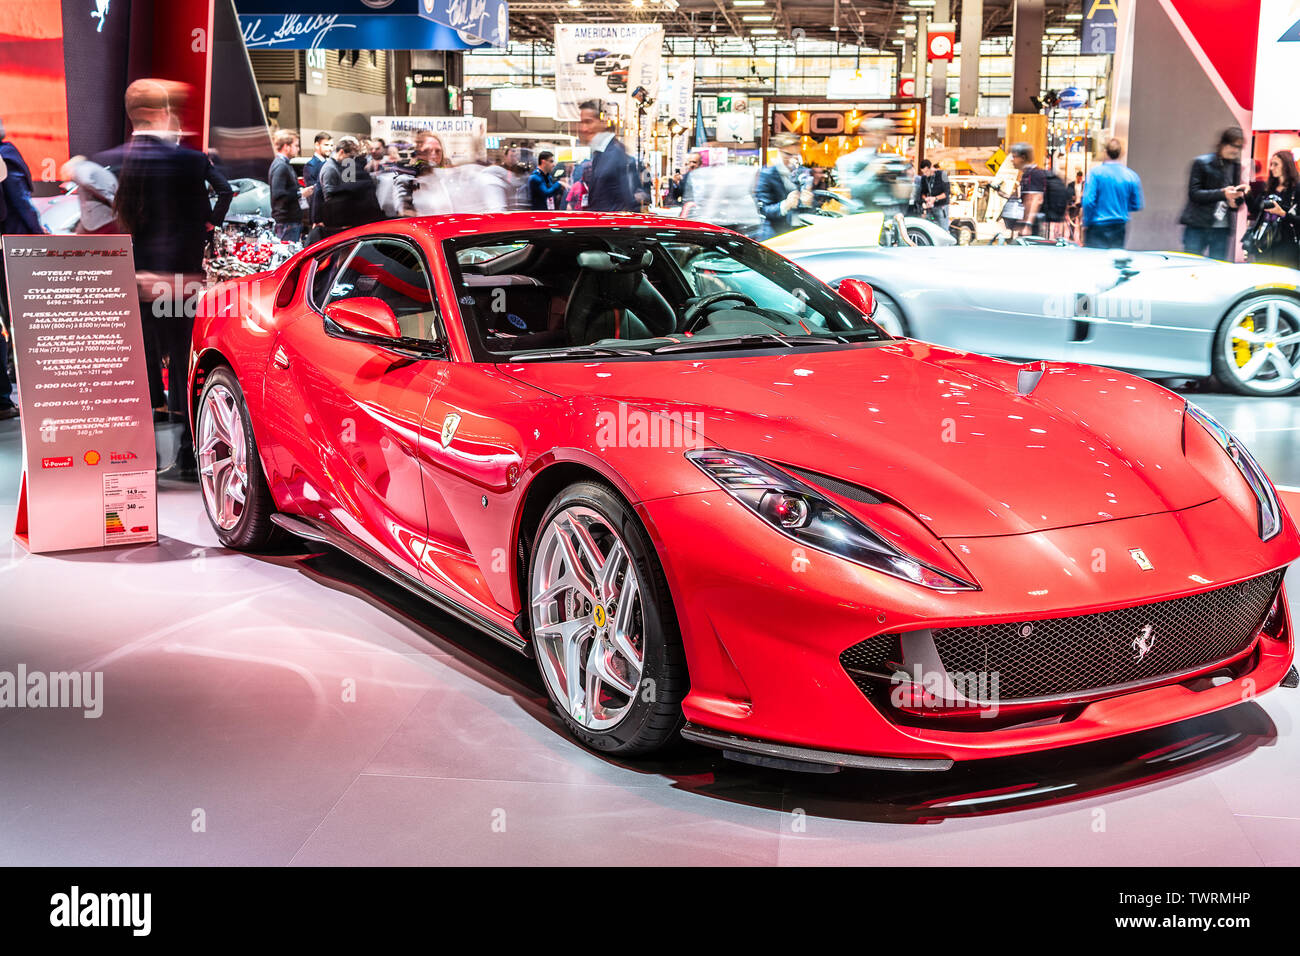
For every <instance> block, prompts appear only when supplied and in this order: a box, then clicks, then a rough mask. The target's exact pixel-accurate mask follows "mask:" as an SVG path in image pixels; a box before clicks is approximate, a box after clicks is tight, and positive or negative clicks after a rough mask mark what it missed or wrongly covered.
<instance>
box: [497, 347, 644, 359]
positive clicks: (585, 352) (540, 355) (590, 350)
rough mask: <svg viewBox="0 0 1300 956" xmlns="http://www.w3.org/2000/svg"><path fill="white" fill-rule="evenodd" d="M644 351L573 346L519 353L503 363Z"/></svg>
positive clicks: (641, 352) (628, 353) (640, 351)
mask: <svg viewBox="0 0 1300 956" xmlns="http://www.w3.org/2000/svg"><path fill="white" fill-rule="evenodd" d="M648 354H649V353H648V352H646V351H645V350H644V349H629V348H614V347H613V346H609V345H573V346H570V347H569V348H563V349H546V350H545V351H542V352H520V353H519V354H518V355H511V356H509V357H507V358H504V359H503V360H502V361H505V362H539V361H546V360H547V359H558V358H601V357H605V356H610V355H648Z"/></svg>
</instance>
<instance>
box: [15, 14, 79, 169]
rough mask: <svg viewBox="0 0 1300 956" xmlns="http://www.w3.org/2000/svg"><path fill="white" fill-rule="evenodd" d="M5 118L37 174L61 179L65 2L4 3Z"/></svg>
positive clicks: (64, 131) (64, 123)
mask: <svg viewBox="0 0 1300 956" xmlns="http://www.w3.org/2000/svg"><path fill="white" fill-rule="evenodd" d="M0 118H3V119H4V123H5V128H6V130H7V138H8V139H9V140H11V141H12V142H13V144H14V145H15V146H17V147H18V151H19V152H20V153H22V154H23V158H24V159H25V160H27V165H28V166H30V167H31V171H32V178H33V179H37V180H40V179H45V180H51V181H52V180H53V179H55V178H57V176H58V171H59V167H60V166H61V165H62V164H63V163H64V162H65V161H66V160H67V158H68V93H67V88H66V85H65V83H64V77H63V9H62V4H61V2H60V0H3V2H0Z"/></svg>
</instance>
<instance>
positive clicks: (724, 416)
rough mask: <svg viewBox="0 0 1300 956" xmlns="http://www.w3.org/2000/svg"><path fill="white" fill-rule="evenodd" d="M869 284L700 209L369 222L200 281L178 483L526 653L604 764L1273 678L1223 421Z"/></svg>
mask: <svg viewBox="0 0 1300 956" xmlns="http://www.w3.org/2000/svg"><path fill="white" fill-rule="evenodd" d="M872 310H873V302H872V294H871V289H870V287H869V286H867V285H866V284H865V283H862V282H856V281H852V280H847V281H846V282H845V283H843V284H842V285H841V287H840V288H839V290H838V291H837V290H834V289H832V288H830V287H829V286H827V285H824V284H823V283H822V282H820V281H819V280H817V279H815V278H813V277H812V276H811V275H809V274H808V273H806V272H804V271H802V270H801V269H800V268H799V267H797V266H795V265H794V264H792V263H791V262H789V261H788V260H786V259H784V258H782V257H781V256H779V255H778V254H776V253H774V252H772V251H771V250H768V249H766V248H764V247H763V246H760V245H758V244H756V243H754V242H751V241H750V240H748V239H746V238H744V237H742V236H739V235H737V234H735V233H733V232H730V231H728V230H725V229H720V228H715V227H711V226H707V225H703V224H698V223H691V222H682V221H680V220H671V219H656V218H650V217H643V216H631V215H611V214H555V213H538V214H522V213H521V214H511V215H507V216H494V217H476V216H449V217H434V218H428V219H412V220H404V221H392V222H381V223H376V224H374V225H372V226H367V227H364V228H360V229H356V230H352V231H350V232H347V233H343V234H341V235H338V236H336V237H333V238H332V239H330V240H327V241H326V242H323V243H321V244H319V245H316V246H313V247H312V248H310V249H308V250H306V251H305V252H303V253H301V254H300V255H298V256H296V257H294V258H293V259H291V260H289V261H288V262H287V263H285V264H284V265H283V266H282V267H281V268H279V269H277V270H276V271H275V272H273V273H268V274H265V275H261V276H256V277H250V278H247V279H241V280H237V281H235V282H231V283H227V284H224V285H222V286H218V287H216V288H215V289H214V290H212V291H211V292H209V293H208V295H207V296H206V297H205V299H204V301H203V304H202V308H201V309H200V315H199V317H198V319H197V321H196V326H195V331H194V350H193V356H192V362H191V369H190V395H191V409H192V418H193V425H194V432H195V444H196V451H197V454H198V456H199V465H200V474H201V486H202V493H203V501H204V504H205V506H206V509H207V512H208V515H209V517H210V518H211V520H212V524H213V526H214V527H215V528H216V532H217V535H218V536H219V538H220V539H221V541H222V542H223V543H224V544H226V545H227V546H229V547H232V548H240V549H248V550H254V551H255V550H257V549H260V548H263V547H266V546H267V545H269V544H270V543H271V542H272V540H273V539H274V538H275V537H276V536H277V535H282V534H285V533H286V532H287V533H292V534H295V535H299V536H302V537H304V538H309V539H315V540H318V541H322V542H327V543H328V544H330V545H332V546H335V547H337V548H339V549H342V550H343V551H345V552H347V553H349V554H350V555H352V556H354V557H355V558H357V559H359V560H361V561H364V562H366V563H368V564H370V565H371V566H373V567H375V568H377V569H378V570H380V571H382V572H383V573H385V574H387V575H389V576H390V577H392V578H393V579H394V580H396V581H398V582H400V583H401V584H403V585H404V586H406V587H408V588H410V589H411V590H412V591H414V592H416V593H417V594H419V595H422V596H423V597H424V598H426V599H427V600H429V601H430V602H432V603H433V604H436V605H437V606H439V607H440V608H442V609H444V610H446V611H448V612H450V613H451V614H454V615H456V616H457V617H459V618H461V619H463V620H465V621H468V622H471V623H473V624H474V625H476V626H478V627H479V628H481V629H482V630H484V631H486V632H487V633H488V634H490V635H492V636H494V637H496V638H498V639H499V640H501V641H504V642H506V643H507V644H509V645H511V646H512V647H515V648H517V649H519V650H520V651H522V652H524V653H525V654H529V655H532V656H534V657H535V658H536V660H537V664H538V668H539V670H540V672H541V677H542V681H543V683H544V684H545V687H546V690H547V692H548V694H549V695H550V697H551V699H552V701H553V703H554V705H555V708H556V710H557V711H558V713H559V715H560V717H561V718H562V719H563V721H564V723H565V724H566V725H567V727H568V729H569V730H570V731H571V732H572V734H573V735H574V736H575V737H577V738H578V739H579V740H581V741H583V742H584V743H586V744H587V745H589V746H591V747H593V748H597V749H599V750H602V751H605V752H608V753H618V754H624V755H631V754H641V753H647V752H650V751H653V750H655V749H656V748H659V747H661V746H663V745H664V744H666V743H668V742H669V741H670V740H672V739H674V738H675V737H677V736H678V735H679V734H680V735H681V736H683V737H686V738H688V739H690V740H694V741H698V742H702V743H705V744H709V745H712V746H715V747H718V748H721V749H723V750H724V751H726V752H728V753H729V754H730V755H732V756H735V757H737V758H739V759H748V760H750V761H756V762H760V763H766V764H768V765H775V766H798V767H804V768H807V767H809V766H810V765H821V766H823V767H830V768H834V767H839V766H852V767H867V768H891V769H899V770H942V769H945V768H948V767H950V766H952V764H953V762H954V761H957V760H965V759H971V758H983V757H996V756H1002V755H1010V754H1022V753H1026V752H1030V751H1036V750H1041V749H1044V748H1052V747H1061V746H1065V745H1070V744H1075V743H1081V742H1085V741H1092V740H1097V739H1100V738H1103V737H1109V736H1113V735H1117V734H1123V733H1129V732H1132V731H1137V730H1141V729H1144V728H1149V727H1153V726H1157V725H1161V724H1167V723H1170V722H1173V721H1178V720H1182V719H1183V718H1187V717H1192V716H1194V715H1199V714H1204V713H1207V712H1209V711H1213V710H1216V709H1218V708H1223V707H1227V706H1229V705H1232V704H1236V703H1239V702H1241V701H1243V700H1246V699H1249V698H1250V697H1251V696H1252V695H1254V694H1257V693H1259V692H1261V691H1264V690H1267V689H1269V688H1272V687H1274V686H1275V685H1277V684H1278V683H1279V682H1282V681H1283V679H1284V677H1286V675H1287V674H1288V670H1289V668H1290V667H1291V662H1292V656H1293V638H1292V632H1291V625H1290V622H1289V615H1288V609H1287V603H1286V598H1285V594H1284V591H1283V588H1282V575H1283V572H1284V570H1285V568H1286V567H1287V565H1288V564H1290V563H1291V562H1292V561H1293V560H1295V558H1296V556H1297V553H1298V552H1300V539H1298V538H1297V532H1296V528H1295V525H1294V524H1293V522H1292V520H1291V518H1290V517H1289V516H1288V515H1287V514H1286V513H1285V511H1284V510H1283V509H1282V508H1281V507H1280V505H1279V502H1278V498H1277V496H1276V494H1275V492H1274V489H1273V487H1272V485H1271V484H1270V483H1269V481H1268V479H1267V478H1266V477H1265V476H1264V474H1263V472H1262V471H1261V470H1260V468H1259V466H1258V464H1257V463H1256V462H1255V460H1254V459H1253V458H1252V457H1251V456H1250V454H1249V453H1248V452H1247V451H1246V449H1245V448H1243V447H1242V446H1241V445H1240V444H1239V443H1238V442H1237V440H1236V439H1235V438H1234V437H1233V436H1232V435H1231V434H1229V433H1228V432H1226V431H1225V430H1224V429H1223V428H1222V427H1220V426H1219V425H1218V424H1217V423H1216V422H1215V421H1214V420H1213V419H1211V418H1210V417H1209V416H1208V415H1206V414H1205V413H1203V412H1202V411H1200V410H1199V409H1197V408H1195V407H1194V406H1190V405H1188V404H1187V402H1186V401H1185V400H1184V399H1182V398H1180V397H1179V396H1178V395H1175V394H1174V393H1172V392H1170V391H1167V390H1165V389H1163V388H1161V387H1159V386H1157V385H1155V384H1153V383H1151V382H1147V381H1144V380H1142V379H1139V378H1134V377H1132V376H1129V375H1125V374H1122V373H1119V372H1113V371H1108V370H1102V369H1097V368H1091V367H1088V366H1081V365H1068V364H1052V363H1049V364H1041V363H1036V364H1034V365H1016V364H1011V363H1007V362H1002V361H997V360H994V359H990V358H985V357H982V356H978V355H971V354H967V353H964V352H959V351H954V350H952V349H947V348H939V347H936V346H933V345H927V344H925V343H923V342H918V341H913V340H909V339H900V338H893V337H891V336H890V335H888V334H887V333H885V332H884V331H882V330H881V329H880V328H879V327H878V326H876V325H874V324H873V323H872V322H871V321H870V314H871V312H872Z"/></svg>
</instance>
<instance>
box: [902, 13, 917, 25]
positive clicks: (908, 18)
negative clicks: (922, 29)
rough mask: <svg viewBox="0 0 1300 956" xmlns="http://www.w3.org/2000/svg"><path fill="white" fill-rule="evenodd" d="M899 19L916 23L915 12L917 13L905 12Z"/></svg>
mask: <svg viewBox="0 0 1300 956" xmlns="http://www.w3.org/2000/svg"><path fill="white" fill-rule="evenodd" d="M899 19H900V20H902V21H903V22H904V23H915V22H916V14H915V13H905V14H903V15H902V16H901V17H899Z"/></svg>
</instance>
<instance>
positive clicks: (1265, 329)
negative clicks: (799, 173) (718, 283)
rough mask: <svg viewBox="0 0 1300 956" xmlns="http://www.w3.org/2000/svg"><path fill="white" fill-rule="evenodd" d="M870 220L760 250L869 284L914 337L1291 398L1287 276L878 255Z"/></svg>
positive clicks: (1295, 279) (1245, 268) (842, 222)
mask: <svg viewBox="0 0 1300 956" xmlns="http://www.w3.org/2000/svg"><path fill="white" fill-rule="evenodd" d="M869 218H870V216H869V215H867V216H850V217H846V218H844V219H839V220H831V221H829V222H827V223H825V224H818V225H815V226H809V227H807V228H804V229H797V230H795V231H794V232H790V233H787V234H785V235H783V236H778V237H776V238H775V239H772V240H769V241H768V243H767V244H768V245H770V246H771V247H772V248H774V249H776V250H777V251H778V252H781V253H782V254H783V255H786V256H788V257H790V258H792V259H794V260H796V261H797V262H798V263H799V264H800V265H802V266H803V267H804V268H806V269H808V270H809V271H810V272H812V273H813V274H815V275H817V276H818V277H820V278H821V279H823V280H825V281H827V282H830V283H831V284H832V285H833V284H835V283H837V282H838V281H839V280H841V279H845V278H849V277H853V278H859V279H865V280H866V281H867V282H869V283H870V284H871V285H872V287H873V288H874V289H875V292H876V301H877V303H878V307H877V311H876V319H877V321H878V322H880V324H882V325H884V326H886V328H888V329H889V330H890V331H893V332H895V333H897V334H902V335H906V336H909V337H911V338H916V339H921V340H923V341H927V342H934V343H937V344H941V345H948V346H953V347H955V348H961V349H967V350H969V351H972V352H983V353H985V354H990V355H997V356H1002V357H1005V358H1010V359H1053V360H1061V361H1072V362H1086V363H1089V364H1094V365H1107V366H1111V367H1113V368H1120V369H1125V370H1128V371H1132V372H1136V373H1138V374H1139V375H1144V376H1147V377H1149V378H1198V379H1199V378H1211V377H1212V378H1213V379H1215V380H1217V382H1218V383H1219V384H1220V385H1221V386H1222V387H1224V388H1227V389H1231V390H1233V391H1236V392H1240V393H1242V394H1244V395H1286V394H1290V393H1292V392H1295V391H1296V390H1297V389H1300V378H1298V377H1297V376H1300V291H1298V289H1300V272H1297V271H1295V270H1292V269H1284V268H1280V267H1278V266H1265V265H1244V264H1229V263H1223V262H1216V261H1214V260H1212V259H1204V258H1201V257H1200V256H1189V255H1184V254H1183V253H1174V252H1128V251H1119V250H1116V251H1103V250H1096V249H1081V248H1078V247H1076V246H1068V247H1062V246H1056V245H1051V244H1042V245H1038V244H1035V245H1025V246H1020V245H1007V246H964V247H963V246H950V247H942V248H935V247H931V248H914V247H910V246H907V245H901V246H892V247H883V246H881V245H880V242H879V238H878V237H879V236H880V234H881V229H880V224H878V223H872V222H868V220H869ZM854 220H859V222H858V223H857V224H856V225H855V224H854ZM889 232H890V230H889V228H888V224H885V233H886V235H888V234H889Z"/></svg>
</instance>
